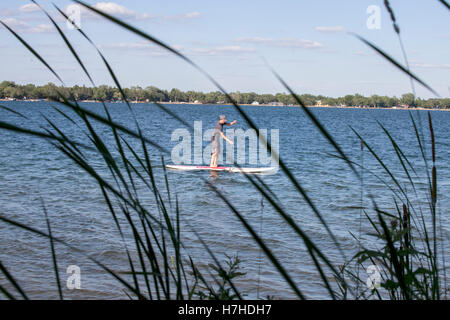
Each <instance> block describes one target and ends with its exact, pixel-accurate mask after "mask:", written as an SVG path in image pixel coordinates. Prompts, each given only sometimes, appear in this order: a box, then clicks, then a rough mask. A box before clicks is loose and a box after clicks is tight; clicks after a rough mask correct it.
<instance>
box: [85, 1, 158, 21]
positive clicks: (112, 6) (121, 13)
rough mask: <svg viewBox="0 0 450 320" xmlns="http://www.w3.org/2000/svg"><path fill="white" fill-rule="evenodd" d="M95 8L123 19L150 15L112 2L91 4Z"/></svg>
mask: <svg viewBox="0 0 450 320" xmlns="http://www.w3.org/2000/svg"><path fill="white" fill-rule="evenodd" d="M93 7H94V8H95V9H98V10H101V11H103V12H105V13H107V14H110V15H113V16H116V17H119V18H123V19H137V20H140V19H148V18H150V16H149V15H148V14H146V13H137V12H135V11H133V10H130V9H128V8H125V7H124V6H121V5H120V4H117V3H114V2H99V3H96V4H95V5H94V6H93Z"/></svg>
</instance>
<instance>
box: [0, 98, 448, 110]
mask: <svg viewBox="0 0 450 320" xmlns="http://www.w3.org/2000/svg"><path fill="white" fill-rule="evenodd" d="M14 101H16V102H51V100H47V99H41V100H36V99H26V100H25V99H0V102H14ZM78 102H82V103H101V101H95V100H80V101H78ZM105 102H106V103H125V102H123V101H105ZM130 103H132V104H152V103H154V102H147V101H130ZM158 103H160V104H164V105H194V106H195V105H200V106H201V105H218V106H219V105H220V106H232V105H233V104H231V103H220V104H213V103H211V104H208V103H189V102H164V101H158ZM239 105H240V106H251V107H291V108H292V107H300V106H299V105H281V104H262V103H261V104H245V103H241V104H239ZM307 107H308V108H330V109H370V110H424V111H450V108H447V109H445V108H444V109H443V108H423V107H415V108H411V107H405V106H395V107H361V106H327V105H320V106H318V105H308V106H307Z"/></svg>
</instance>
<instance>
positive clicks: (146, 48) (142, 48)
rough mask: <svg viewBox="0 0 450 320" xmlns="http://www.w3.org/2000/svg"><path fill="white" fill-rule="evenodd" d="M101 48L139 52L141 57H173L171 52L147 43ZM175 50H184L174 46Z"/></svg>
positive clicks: (113, 44) (104, 45)
mask: <svg viewBox="0 0 450 320" xmlns="http://www.w3.org/2000/svg"><path fill="white" fill-rule="evenodd" d="M100 47H101V48H105V49H113V50H123V51H128V52H139V54H140V55H142V54H144V55H150V56H166V55H171V54H172V53H170V52H169V51H167V50H165V49H163V48H161V47H159V46H157V45H155V44H153V43H150V42H146V41H140V42H119V43H111V44H103V45H100ZM171 47H172V48H174V49H175V50H178V51H180V50H182V49H183V47H182V46H180V45H172V46H171Z"/></svg>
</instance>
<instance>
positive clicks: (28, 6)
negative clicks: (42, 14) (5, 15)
mask: <svg viewBox="0 0 450 320" xmlns="http://www.w3.org/2000/svg"><path fill="white" fill-rule="evenodd" d="M19 11H20V12H36V11H39V7H38V6H37V5H36V4H34V3H29V4H24V5H23V6H21V7H20V8H19Z"/></svg>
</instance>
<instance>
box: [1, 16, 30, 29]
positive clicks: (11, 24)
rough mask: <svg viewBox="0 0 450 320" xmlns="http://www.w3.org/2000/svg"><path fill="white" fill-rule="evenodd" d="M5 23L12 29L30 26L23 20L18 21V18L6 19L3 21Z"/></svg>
mask: <svg viewBox="0 0 450 320" xmlns="http://www.w3.org/2000/svg"><path fill="white" fill-rule="evenodd" d="M3 22H4V23H6V24H7V25H8V27H11V28H25V27H28V24H27V23H26V22H23V21H21V20H18V19H16V18H6V19H4V20H3Z"/></svg>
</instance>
